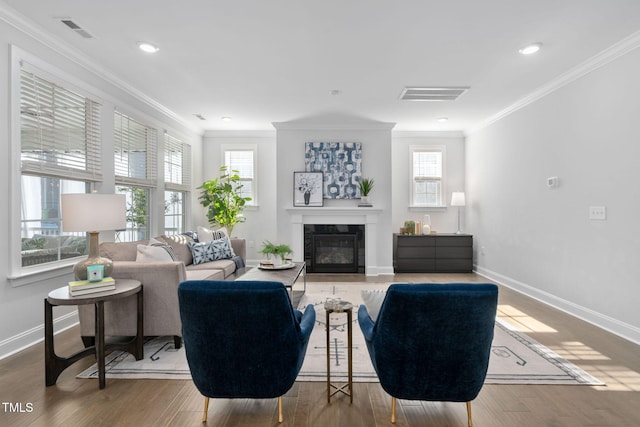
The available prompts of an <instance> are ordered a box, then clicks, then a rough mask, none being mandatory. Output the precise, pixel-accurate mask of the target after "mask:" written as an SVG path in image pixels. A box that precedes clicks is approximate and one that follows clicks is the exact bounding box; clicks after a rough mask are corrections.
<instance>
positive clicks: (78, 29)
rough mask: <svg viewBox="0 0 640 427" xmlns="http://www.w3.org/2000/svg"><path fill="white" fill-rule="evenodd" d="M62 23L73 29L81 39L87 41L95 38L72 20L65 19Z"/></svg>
mask: <svg viewBox="0 0 640 427" xmlns="http://www.w3.org/2000/svg"><path fill="white" fill-rule="evenodd" d="M60 22H62V23H63V24H64V25H66V26H67V27H69V28H71V29H72V30H73V31H75V32H76V33H77V34H79V35H80V36H81V37H83V38H85V39H92V38H93V36H92V35H91V34H89V33H88V32H87V31H86V30H85V29H84V28H82V27H81V26H80V25H78V24H76V23H75V22H73V21H72V20H71V19H67V18H64V19H61V20H60Z"/></svg>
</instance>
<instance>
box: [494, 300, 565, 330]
mask: <svg viewBox="0 0 640 427" xmlns="http://www.w3.org/2000/svg"><path fill="white" fill-rule="evenodd" d="M498 317H500V318H501V319H503V320H505V321H507V322H509V324H511V325H512V326H513V328H514V329H515V330H516V331H520V332H524V333H527V332H529V333H532V332H549V333H550V332H558V331H556V330H555V329H553V328H552V327H550V326H548V325H545V324H544V323H542V322H541V321H539V320H537V319H534V318H533V317H531V316H529V315H528V314H526V313H523V312H522V311H520V310H518V309H517V308H515V307H513V306H510V305H505V304H499V305H498Z"/></svg>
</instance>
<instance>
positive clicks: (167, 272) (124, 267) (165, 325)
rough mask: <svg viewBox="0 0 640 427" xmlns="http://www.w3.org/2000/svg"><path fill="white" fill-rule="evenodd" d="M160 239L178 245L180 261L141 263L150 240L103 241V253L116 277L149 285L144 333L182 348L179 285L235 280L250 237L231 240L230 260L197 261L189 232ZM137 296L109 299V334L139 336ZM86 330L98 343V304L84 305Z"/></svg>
mask: <svg viewBox="0 0 640 427" xmlns="http://www.w3.org/2000/svg"><path fill="white" fill-rule="evenodd" d="M154 239H155V240H158V241H160V242H165V243H167V244H168V245H169V246H171V247H172V248H173V251H174V253H175V255H176V257H177V258H178V261H162V262H137V261H136V254H137V248H138V245H139V244H145V245H146V244H147V243H148V241H145V240H143V241H136V242H126V243H101V244H100V255H101V256H103V257H106V258H109V259H111V260H112V261H113V272H112V274H111V276H112V277H114V278H116V279H118V278H121V279H136V280H139V281H140V282H142V285H143V287H144V335H145V336H161V335H167V336H174V337H175V344H176V348H177V347H179V346H180V342H181V340H180V337H181V336H182V332H181V322H180V312H179V308H178V285H179V284H180V282H182V281H184V280H203V279H210V280H224V279H232V278H233V277H235V273H236V271H237V269H238V268H241V267H242V266H243V265H244V260H245V259H246V243H245V240H244V239H230V240H231V246H232V247H233V251H234V252H235V255H236V257H235V259H225V260H217V261H211V262H206V263H203V264H198V265H194V264H193V258H192V256H191V250H190V249H189V247H188V246H187V243H188V242H192V241H194V240H193V238H191V237H190V236H187V235H175V236H159V237H155V238H154ZM135 300H136V299H135V297H129V298H126V299H123V300H116V301H113V302H107V303H105V335H107V336H135V332H136V306H135ZM78 313H79V317H80V331H81V335H82V337H83V341H84V342H85V344H86V345H89V344H90V343H92V342H93V336H94V334H95V329H94V328H95V326H94V307H93V306H92V305H81V306H79V307H78Z"/></svg>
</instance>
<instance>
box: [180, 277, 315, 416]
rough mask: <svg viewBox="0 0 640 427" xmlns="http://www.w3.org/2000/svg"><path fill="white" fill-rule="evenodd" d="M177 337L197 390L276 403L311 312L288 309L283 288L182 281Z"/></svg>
mask: <svg viewBox="0 0 640 427" xmlns="http://www.w3.org/2000/svg"><path fill="white" fill-rule="evenodd" d="M178 300H179V305H180V317H181V319H182V338H183V340H184V346H185V351H186V355H187V362H188V363H189V369H190V371H191V376H192V378H193V382H194V384H195V386H196V388H197V389H198V390H199V391H200V393H201V394H202V395H203V396H205V405H204V415H203V418H202V421H203V422H206V420H207V411H208V407H209V398H230V399H232V398H250V399H267V398H275V397H277V398H278V419H279V421H280V422H282V418H283V417H282V395H284V394H285V393H286V392H287V391H288V390H289V389H290V388H291V387H292V386H293V383H294V382H295V379H296V377H297V376H298V372H299V371H300V368H301V367H302V362H303V360H304V356H305V353H306V350H307V344H308V342H309V336H310V335H311V331H312V330H313V324H314V322H315V316H316V315H315V311H314V309H313V307H312V306H311V305H309V306H307V308H306V310H305V312H304V314H303V313H301V312H300V311H298V310H294V309H293V308H292V307H291V301H290V299H289V296H288V294H287V290H286V289H285V287H284V285H283V284H282V283H278V282H260V281H243V282H239V281H235V282H234V281H210V280H194V281H185V282H182V283H181V284H180V286H179V287H178Z"/></svg>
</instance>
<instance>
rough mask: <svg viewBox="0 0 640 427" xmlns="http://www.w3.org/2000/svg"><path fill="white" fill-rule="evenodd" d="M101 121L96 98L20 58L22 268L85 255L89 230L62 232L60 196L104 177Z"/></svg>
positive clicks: (85, 187)
mask: <svg viewBox="0 0 640 427" xmlns="http://www.w3.org/2000/svg"><path fill="white" fill-rule="evenodd" d="M42 74H43V75H44V73H42ZM69 87H70V85H69ZM99 123H100V104H99V103H98V102H97V101H96V100H94V99H91V98H89V97H86V96H84V95H81V94H80V93H77V92H76V91H74V90H71V89H69V88H68V87H65V85H64V84H63V85H61V84H58V83H57V82H53V81H50V80H48V79H45V78H43V77H41V75H40V72H39V70H37V69H36V68H32V67H31V66H30V65H29V64H28V63H26V62H22V63H21V69H20V173H21V179H20V183H21V186H20V192H21V193H20V194H21V206H20V212H21V215H20V237H21V248H20V250H21V257H20V258H21V266H22V267H31V266H37V265H41V264H46V263H52V262H56V261H60V260H63V259H68V258H74V257H78V256H81V255H83V254H86V249H87V241H86V237H85V235H84V233H76V235H74V234H73V233H63V232H62V228H61V222H62V218H61V215H60V195H61V194H63V193H85V192H87V191H89V190H90V189H91V186H92V183H93V182H95V181H100V180H102V166H101V162H100V159H101V156H100V127H99Z"/></svg>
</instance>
